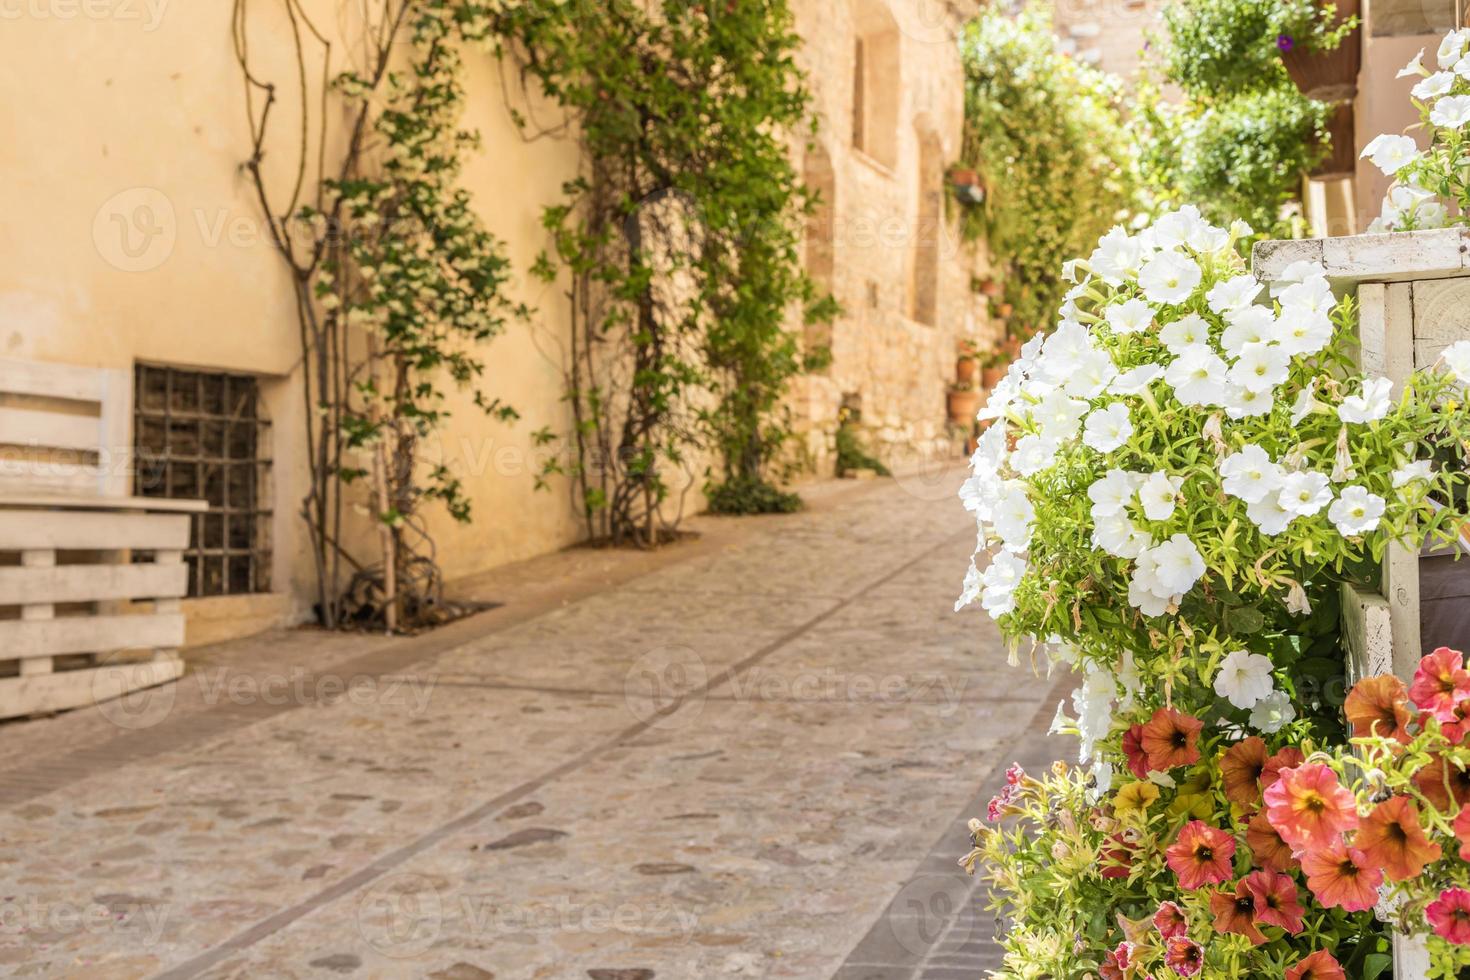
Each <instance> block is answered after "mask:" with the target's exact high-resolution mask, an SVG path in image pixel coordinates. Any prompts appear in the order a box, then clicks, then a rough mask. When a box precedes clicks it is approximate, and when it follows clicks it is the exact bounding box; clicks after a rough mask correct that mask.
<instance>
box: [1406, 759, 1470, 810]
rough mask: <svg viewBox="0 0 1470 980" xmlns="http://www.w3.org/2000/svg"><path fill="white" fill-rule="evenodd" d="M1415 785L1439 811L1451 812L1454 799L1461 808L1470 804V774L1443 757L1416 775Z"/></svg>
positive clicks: (1434, 760)
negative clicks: (1451, 802)
mask: <svg viewBox="0 0 1470 980" xmlns="http://www.w3.org/2000/svg"><path fill="white" fill-rule="evenodd" d="M1414 785H1415V786H1416V787H1417V788H1418V790H1419V792H1421V793H1423V794H1424V798H1425V799H1427V800H1428V801H1429V802H1430V803H1433V804H1434V806H1435V808H1436V809H1438V810H1449V809H1450V800H1452V799H1453V800H1454V802H1455V803H1456V804H1457V805H1459V806H1464V805H1465V804H1467V803H1470V772H1467V771H1466V770H1464V769H1461V768H1460V767H1459V766H1457V765H1455V764H1454V763H1452V762H1450V761H1448V760H1447V759H1445V757H1444V756H1442V755H1437V756H1435V757H1434V758H1433V759H1432V760H1431V761H1430V763H1429V765H1427V766H1425V767H1424V768H1423V769H1420V770H1419V771H1418V772H1417V773H1415V774H1414Z"/></svg>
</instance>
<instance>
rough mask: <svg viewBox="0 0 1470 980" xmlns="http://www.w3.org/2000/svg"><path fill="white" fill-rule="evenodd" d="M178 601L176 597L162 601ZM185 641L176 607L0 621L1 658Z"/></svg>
mask: <svg viewBox="0 0 1470 980" xmlns="http://www.w3.org/2000/svg"><path fill="white" fill-rule="evenodd" d="M165 602H173V603H177V602H178V600H177V599H165V600H162V601H161V602H160V603H159V605H160V606H162V605H163V604H164V603H165ZM183 644H184V617H183V614H182V613H180V612H178V611H177V609H175V610H173V611H169V612H165V611H162V610H160V612H158V613H155V614H153V615H137V616H66V617H62V618H61V619H50V620H37V621H34V622H24V621H21V620H4V621H0V660H6V659H26V658H29V657H49V656H54V655H59V654H68V653H112V652H114V651H117V650H149V649H155V648H158V647H165V648H167V647H180V646H183Z"/></svg>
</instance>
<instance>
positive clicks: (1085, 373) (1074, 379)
mask: <svg viewBox="0 0 1470 980" xmlns="http://www.w3.org/2000/svg"><path fill="white" fill-rule="evenodd" d="M1117 376H1118V366H1117V365H1116V364H1114V363H1113V358H1112V356H1111V355H1110V354H1108V352H1107V351H1104V350H1095V351H1093V352H1092V353H1090V354H1088V355H1087V356H1085V357H1083V358H1082V360H1081V362H1080V363H1078V365H1077V367H1076V369H1075V370H1074V371H1073V372H1072V374H1071V375H1070V376H1069V377H1068V378H1067V380H1066V381H1065V382H1063V383H1062V388H1063V390H1065V391H1066V392H1067V393H1068V394H1070V395H1076V396H1077V397H1078V398H1084V399H1093V398H1096V397H1097V396H1098V395H1101V394H1102V393H1103V392H1104V391H1106V390H1107V387H1108V385H1110V384H1112V381H1113V379H1114V378H1116V377H1117Z"/></svg>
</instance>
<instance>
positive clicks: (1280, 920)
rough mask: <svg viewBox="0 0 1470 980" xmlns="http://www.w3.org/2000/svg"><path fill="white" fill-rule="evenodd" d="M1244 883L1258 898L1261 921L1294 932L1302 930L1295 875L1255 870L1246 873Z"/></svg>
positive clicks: (1257, 915) (1257, 909) (1258, 916)
mask: <svg viewBox="0 0 1470 980" xmlns="http://www.w3.org/2000/svg"><path fill="white" fill-rule="evenodd" d="M1244 884H1245V886H1246V887H1247V888H1249V889H1250V893H1251V897H1252V898H1254V899H1255V902H1256V921H1257V922H1259V923H1262V924H1263V925H1268V926H1279V927H1281V928H1282V929H1285V930H1286V931H1287V932H1289V933H1292V934H1296V933H1298V932H1301V931H1302V906H1301V903H1300V902H1298V901H1297V894H1296V882H1295V881H1293V880H1292V877H1291V875H1285V874H1279V873H1277V872H1275V871H1252V872H1251V873H1250V874H1248V875H1246V876H1245V882H1244Z"/></svg>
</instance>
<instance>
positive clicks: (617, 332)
mask: <svg viewBox="0 0 1470 980" xmlns="http://www.w3.org/2000/svg"><path fill="white" fill-rule="evenodd" d="M496 23H497V29H498V30H499V32H500V33H501V35H502V39H503V40H502V50H501V53H502V55H504V56H507V57H508V58H510V59H512V60H514V62H515V63H517V64H518V65H519V66H520V67H521V70H522V80H523V81H529V82H531V83H532V84H534V85H536V86H537V87H539V90H540V91H541V92H542V93H543V94H544V95H546V96H548V97H549V98H550V99H551V100H553V101H554V102H555V103H556V104H557V105H558V106H559V107H560V108H561V109H562V110H563V112H564V113H565V114H566V118H565V120H563V121H562V122H560V123H559V124H558V125H556V126H554V127H548V126H545V125H538V124H537V123H536V122H534V121H532V120H530V119H528V118H525V117H521V118H520V119H519V121H520V122H521V124H522V125H523V126H524V127H525V128H526V130H527V131H528V132H529V133H531V134H532V135H534V136H542V135H546V134H547V133H548V132H563V131H566V130H568V129H574V130H575V132H576V133H577V134H578V138H579V139H580V141H581V143H580V145H581V150H582V166H581V172H580V174H579V175H578V176H577V177H576V178H575V179H573V180H571V181H569V182H568V183H567V184H566V185H565V195H564V197H563V199H562V200H560V201H558V202H556V203H555V204H553V205H551V206H549V207H548V208H547V209H546V211H545V215H544V223H545V226H546V228H547V229H548V231H549V232H550V234H551V238H552V246H551V248H550V249H549V250H548V251H547V253H546V254H545V255H543V256H542V258H541V260H540V261H539V262H538V263H537V266H536V269H535V271H536V272H537V274H538V275H540V276H541V277H542V278H543V279H545V280H546V281H548V282H553V281H565V282H568V283H569V290H568V299H569V302H570V304H571V310H572V317H573V330H572V341H571V348H570V351H569V357H568V362H567V369H566V384H567V399H568V402H569V403H570V405H571V409H572V413H573V418H574V425H573V429H572V432H571V434H570V437H569V438H570V440H571V441H572V443H573V446H574V449H575V452H574V453H573V454H572V456H573V462H571V463H570V464H568V465H567V466H566V467H565V469H566V470H567V471H568V472H569V474H570V475H571V476H572V477H573V479H574V482H575V485H576V487H577V490H578V493H579V497H580V505H581V507H582V510H583V513H584V516H585V519H586V522H587V527H588V533H589V535H590V536H591V537H592V538H593V539H594V540H603V541H607V542H609V543H613V544H633V545H638V546H644V547H649V546H654V545H657V544H658V543H659V542H661V541H663V540H666V539H667V538H668V537H669V536H671V535H672V534H674V533H676V532H677V524H678V517H679V514H680V513H681V512H682V498H683V493H684V492H685V491H687V490H688V489H689V488H690V487H692V486H693V484H694V482H695V479H696V474H695V472H694V470H695V463H694V462H693V455H694V453H695V452H696V451H697V450H703V449H708V450H712V451H713V452H714V454H715V455H716V457H717V462H716V464H715V469H714V470H712V471H711V473H710V474H709V483H708V485H707V487H706V489H707V490H708V491H709V494H710V497H711V499H712V500H713V501H715V502H716V503H717V505H719V502H721V501H726V502H728V504H729V507H730V509H735V510H748V509H752V508H753V509H789V508H790V507H791V506H792V502H791V500H790V499H789V497H787V496H785V495H782V494H780V493H775V492H772V491H773V488H772V487H771V486H770V483H769V478H770V471H771V467H772V465H773V463H774V461H775V460H776V458H777V456H778V452H779V450H780V448H781V446H782V444H783V443H784V441H785V440H786V439H787V438H788V437H789V435H790V427H789V424H788V422H787V419H786V417H785V414H784V412H783V411H782V406H781V396H782V394H783V393H784V391H785V388H786V385H787V383H788V381H789V380H790V379H791V378H792V377H793V376H794V375H795V374H797V373H798V372H800V371H801V370H802V369H803V368H804V366H805V365H806V364H807V363H808V358H810V357H819V356H821V354H822V352H819V351H802V350H800V349H799V347H798V342H797V340H796V337H795V335H794V334H793V333H792V332H791V331H789V330H787V329H786V325H787V323H788V320H789V316H790V313H791V311H792V310H793V308H797V309H801V310H802V311H803V312H804V315H805V316H806V317H807V318H808V319H817V318H826V317H830V316H832V315H833V313H834V312H835V306H834V304H833V303H832V301H831V300H830V298H823V297H819V296H817V295H816V291H815V288H814V286H813V284H812V282H811V281H810V280H809V279H808V278H807V277H806V275H805V274H804V273H803V272H802V271H801V269H800V265H799V254H798V241H799V227H800V221H801V217H802V215H803V214H804V213H805V212H806V211H807V210H809V208H810V207H811V206H812V201H811V197H810V195H809V194H808V192H807V191H806V190H805V189H804V188H803V187H802V185H801V183H800V181H799V180H798V179H797V176H796V174H795V172H794V169H793V167H792V164H791V162H790V157H789V147H788V144H787V143H786V142H785V137H786V136H787V134H789V133H791V132H798V133H799V132H802V131H803V130H805V131H807V132H810V128H811V117H810V111H809V107H808V106H809V95H808V92H807V90H806V88H805V87H804V81H803V79H802V76H801V73H800V71H799V70H798V69H797V67H796V65H795V63H794V61H793V52H794V51H795V49H796V47H797V44H798V39H797V37H796V35H795V33H794V31H793V29H792V17H791V13H790V10H789V8H788V6H787V4H786V2H785V0H740V2H738V3H736V2H724V3H718V4H706V3H696V2H691V0H664V2H661V3H653V4H649V3H644V2H639V0H607V2H604V3H596V4H589V3H583V2H575V0H574V2H544V3H537V4H526V5H519V6H513V7H509V8H507V9H506V10H504V11H502V12H500V13H499V14H497V17H496ZM563 277H565V278H563ZM548 437H549V436H543V438H548ZM675 498H677V499H678V500H679V501H680V503H679V504H678V505H671V504H672V501H674V499H675Z"/></svg>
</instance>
